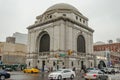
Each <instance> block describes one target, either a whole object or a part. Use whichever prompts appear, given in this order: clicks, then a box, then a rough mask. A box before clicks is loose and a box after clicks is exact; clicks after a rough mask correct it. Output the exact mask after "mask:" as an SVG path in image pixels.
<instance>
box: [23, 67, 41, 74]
mask: <svg viewBox="0 0 120 80" xmlns="http://www.w3.org/2000/svg"><path fill="white" fill-rule="evenodd" d="M23 72H24V73H39V72H40V70H39V69H36V68H28V69H24V70H23Z"/></svg>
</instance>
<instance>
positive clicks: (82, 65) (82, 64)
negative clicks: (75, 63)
mask: <svg viewBox="0 0 120 80" xmlns="http://www.w3.org/2000/svg"><path fill="white" fill-rule="evenodd" d="M83 67H84V63H83V61H81V69H83Z"/></svg>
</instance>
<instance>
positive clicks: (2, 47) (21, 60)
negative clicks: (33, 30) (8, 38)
mask: <svg viewBox="0 0 120 80" xmlns="http://www.w3.org/2000/svg"><path fill="white" fill-rule="evenodd" d="M26 53H27V46H26V45H24V44H16V43H7V42H0V57H1V58H0V61H2V63H3V64H25V61H26Z"/></svg>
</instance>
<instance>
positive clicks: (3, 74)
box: [0, 70, 10, 80]
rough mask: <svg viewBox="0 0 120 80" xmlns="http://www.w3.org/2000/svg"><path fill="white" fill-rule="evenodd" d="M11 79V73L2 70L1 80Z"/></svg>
mask: <svg viewBox="0 0 120 80" xmlns="http://www.w3.org/2000/svg"><path fill="white" fill-rule="evenodd" d="M8 78H10V73H8V72H7V71H5V70H0V80H5V79H8Z"/></svg>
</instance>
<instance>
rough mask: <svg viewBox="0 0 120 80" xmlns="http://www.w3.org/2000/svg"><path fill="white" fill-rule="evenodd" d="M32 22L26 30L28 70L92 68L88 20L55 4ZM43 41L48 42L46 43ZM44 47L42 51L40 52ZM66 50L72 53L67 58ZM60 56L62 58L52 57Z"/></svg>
mask: <svg viewBox="0 0 120 80" xmlns="http://www.w3.org/2000/svg"><path fill="white" fill-rule="evenodd" d="M36 19H37V20H36V21H35V24H33V25H30V26H29V27H28V28H27V29H28V51H29V53H28V55H27V61H26V62H27V65H28V67H36V66H37V67H38V68H45V67H48V66H49V67H52V68H62V67H67V68H73V67H76V68H81V66H83V64H84V65H86V66H87V67H93V66H94V60H93V59H91V57H93V56H92V54H93V46H92V44H93V30H92V29H91V28H90V27H89V26H88V18H86V17H85V16H83V15H82V14H81V13H80V12H79V11H78V10H77V9H76V8H74V7H73V6H71V5H68V4H64V3H62V4H56V5H53V6H52V7H50V8H48V9H47V10H46V12H45V13H44V14H42V15H40V16H37V17H36ZM47 36H48V37H47ZM45 39H48V40H47V41H46V43H45V42H44V40H45ZM80 41H81V42H80ZM78 42H79V44H78ZM42 44H43V45H42ZM47 44H48V46H46V45H47ZM79 45H82V46H79ZM44 46H46V47H45V48H46V50H45V48H42V47H44ZM47 48H48V50H47ZM79 48H82V49H79ZM69 50H71V51H72V54H71V55H67V54H68V51H69ZM60 54H64V55H65V56H64V57H61V56H58V57H55V55H60ZM89 57H90V58H89ZM86 58H87V59H86ZM89 63H90V64H89Z"/></svg>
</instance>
